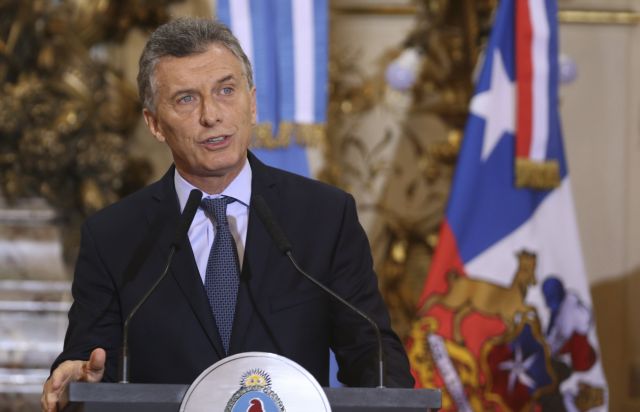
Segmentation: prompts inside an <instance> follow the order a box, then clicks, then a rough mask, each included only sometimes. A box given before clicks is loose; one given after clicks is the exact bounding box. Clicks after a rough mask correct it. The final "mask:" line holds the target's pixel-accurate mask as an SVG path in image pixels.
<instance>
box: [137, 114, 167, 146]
mask: <svg viewBox="0 0 640 412" xmlns="http://www.w3.org/2000/svg"><path fill="white" fill-rule="evenodd" d="M142 116H143V117H144V122H145V123H146V124H147V128H149V131H150V132H151V134H152V135H153V137H155V138H156V140H158V141H159V142H162V143H164V142H165V140H166V139H165V138H164V136H163V135H162V132H161V131H160V128H159V127H158V119H157V118H156V116H155V115H154V114H153V113H152V112H151V110H149V109H146V108H145V109H142Z"/></svg>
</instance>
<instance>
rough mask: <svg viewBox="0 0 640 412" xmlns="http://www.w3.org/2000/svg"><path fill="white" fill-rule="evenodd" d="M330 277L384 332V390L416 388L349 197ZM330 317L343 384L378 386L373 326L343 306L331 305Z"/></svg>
mask: <svg viewBox="0 0 640 412" xmlns="http://www.w3.org/2000/svg"><path fill="white" fill-rule="evenodd" d="M331 273H332V279H331V285H332V287H333V288H334V290H336V291H337V292H338V294H340V295H341V296H342V297H343V298H345V299H346V300H348V301H349V302H350V303H352V304H353V305H355V306H356V307H357V308H358V309H360V310H361V311H363V312H364V313H366V314H367V315H369V316H370V317H371V318H372V319H373V320H374V321H375V322H376V323H377V324H378V326H379V328H380V332H381V335H382V341H383V352H384V353H383V360H384V365H385V377H384V379H385V386H388V387H413V386H414V380H413V377H412V376H411V373H410V371H409V362H408V360H407V356H406V353H405V351H404V348H403V345H402V343H401V342H400V340H399V338H398V336H397V335H396V334H395V332H393V330H392V329H391V324H390V319H389V314H388V311H387V308H386V307H385V304H384V301H383V300H382V296H381V295H380V292H379V290H378V282H377V277H376V275H375V273H374V271H373V259H372V257H371V250H370V246H369V241H368V239H367V236H366V234H365V232H364V229H363V228H362V226H361V225H360V223H359V221H358V216H357V212H356V207H355V201H354V199H353V197H352V196H351V195H347V196H346V200H345V204H344V208H343V215H342V224H341V230H340V235H339V238H338V242H337V244H336V245H335V249H334V251H333V259H332V270H331ZM331 316H332V317H333V319H334V322H333V325H335V326H334V328H333V331H332V336H331V344H332V349H333V351H334V352H335V354H336V359H337V361H338V364H339V373H338V379H339V380H340V381H341V382H343V383H345V384H347V385H349V386H370V387H373V386H377V385H378V368H377V366H378V362H377V359H378V358H377V357H378V353H377V341H376V336H375V331H374V330H373V328H372V326H371V325H370V324H369V323H368V322H366V321H365V320H364V319H362V318H361V317H360V316H358V315H357V314H355V313H353V312H352V311H350V310H349V309H348V308H345V307H344V306H343V305H341V304H339V303H338V302H333V303H332V305H331Z"/></svg>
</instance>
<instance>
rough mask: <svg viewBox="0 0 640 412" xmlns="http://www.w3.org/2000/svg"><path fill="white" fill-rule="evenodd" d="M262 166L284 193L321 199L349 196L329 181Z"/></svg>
mask: <svg viewBox="0 0 640 412" xmlns="http://www.w3.org/2000/svg"><path fill="white" fill-rule="evenodd" d="M264 167H265V168H266V169H267V170H268V172H269V174H270V176H271V177H272V178H273V180H274V182H275V183H276V185H277V186H278V188H280V189H281V190H283V191H284V192H285V194H286V193H287V192H290V193H291V194H298V195H304V196H305V197H312V198H315V197H316V196H318V197H321V198H323V199H339V198H345V197H350V196H351V195H350V194H349V193H347V192H345V191H344V190H342V189H340V188H338V187H336V186H333V185H331V184H329V183H325V182H322V181H320V180H316V179H312V178H309V177H305V176H301V175H298V174H295V173H291V172H288V171H286V170H282V169H278V168H276V167H271V166H264Z"/></svg>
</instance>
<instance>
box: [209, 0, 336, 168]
mask: <svg viewBox="0 0 640 412" xmlns="http://www.w3.org/2000/svg"><path fill="white" fill-rule="evenodd" d="M217 17H218V19H219V20H220V21H222V22H223V23H225V24H226V25H227V26H229V28H230V29H231V31H232V32H233V33H234V34H235V35H236V37H237V38H238V40H239V41H240V44H241V45H242V48H243V49H244V51H245V53H246V54H247V56H248V57H249V60H250V61H251V64H252V65H253V72H254V79H255V85H256V95H257V104H258V126H257V127H256V136H255V137H256V142H255V146H256V149H254V150H253V151H254V153H255V154H256V155H257V156H258V157H259V158H260V159H261V160H263V161H264V162H266V163H268V164H270V165H273V166H277V167H280V168H283V169H286V170H289V171H292V172H294V173H298V174H301V175H305V176H309V175H310V170H309V161H308V159H307V153H306V148H305V146H306V145H307V144H309V145H313V144H318V143H319V142H320V141H321V140H322V139H323V138H324V124H325V121H326V110H327V82H328V65H327V63H328V5H327V0H217Z"/></svg>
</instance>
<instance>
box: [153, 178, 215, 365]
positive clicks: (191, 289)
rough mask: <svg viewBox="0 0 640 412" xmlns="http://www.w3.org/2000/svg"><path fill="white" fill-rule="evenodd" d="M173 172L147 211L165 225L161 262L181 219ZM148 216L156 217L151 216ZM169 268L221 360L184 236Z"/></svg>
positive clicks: (209, 316)
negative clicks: (150, 208)
mask: <svg viewBox="0 0 640 412" xmlns="http://www.w3.org/2000/svg"><path fill="white" fill-rule="evenodd" d="M173 172H174V168H173V167H172V168H171V169H170V170H169V172H168V173H167V174H166V175H165V176H164V177H163V178H162V180H161V185H160V187H159V190H158V191H156V193H155V194H154V196H153V197H154V200H155V202H154V205H153V208H152V210H150V213H149V214H148V216H150V220H151V221H155V222H161V224H162V225H164V227H165V228H166V229H165V230H163V231H162V232H161V233H160V239H158V245H160V247H158V248H157V251H158V253H157V258H158V259H162V261H163V265H164V262H165V261H166V259H167V257H168V256H169V250H170V246H171V242H172V241H173V238H174V236H175V228H176V226H177V224H178V221H179V219H180V206H179V203H178V197H177V195H176V191H175V185H174V181H173ZM151 216H154V217H155V218H151ZM170 271H171V275H172V276H173V278H174V279H175V281H176V283H177V284H178V286H179V289H180V290H181V292H182V294H183V295H184V298H185V299H186V300H187V301H188V302H189V305H190V306H191V309H192V310H193V313H194V315H195V316H196V317H197V318H198V321H199V323H200V325H201V326H202V328H203V329H204V331H205V333H206V335H207V337H208V338H209V341H210V342H211V345H212V346H213V347H214V349H215V351H216V352H217V355H218V357H219V358H220V359H222V358H223V357H224V349H223V347H222V342H221V340H220V335H219V333H218V329H217V327H216V324H215V320H214V318H213V314H212V312H211V307H210V306H209V301H208V300H207V295H206V293H205V291H204V287H203V286H202V279H201V278H200V274H199V273H198V267H197V265H196V262H195V258H194V256H193V251H192V249H191V244H190V243H189V239H188V238H187V237H185V239H182V242H181V244H180V247H179V248H178V250H177V251H176V253H175V255H174V257H173V261H172V263H171V268H170Z"/></svg>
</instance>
